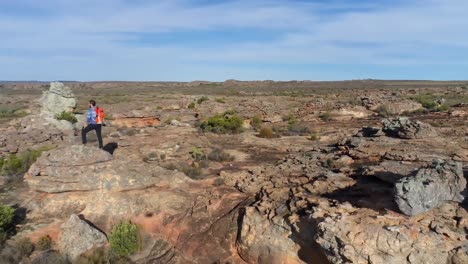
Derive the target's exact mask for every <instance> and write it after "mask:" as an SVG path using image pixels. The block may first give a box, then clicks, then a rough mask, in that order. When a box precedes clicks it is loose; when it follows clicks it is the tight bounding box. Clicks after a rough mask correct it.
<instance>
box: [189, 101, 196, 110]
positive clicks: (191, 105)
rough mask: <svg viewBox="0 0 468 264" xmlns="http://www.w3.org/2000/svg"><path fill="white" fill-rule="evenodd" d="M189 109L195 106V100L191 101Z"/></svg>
mask: <svg viewBox="0 0 468 264" xmlns="http://www.w3.org/2000/svg"><path fill="white" fill-rule="evenodd" d="M187 108H188V109H194V108H195V102H191V103H190V104H189V105H188V106H187Z"/></svg>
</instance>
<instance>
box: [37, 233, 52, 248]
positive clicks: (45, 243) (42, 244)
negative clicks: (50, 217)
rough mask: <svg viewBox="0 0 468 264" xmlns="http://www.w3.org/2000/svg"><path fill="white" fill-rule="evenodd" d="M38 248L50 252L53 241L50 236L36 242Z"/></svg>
mask: <svg viewBox="0 0 468 264" xmlns="http://www.w3.org/2000/svg"><path fill="white" fill-rule="evenodd" d="M36 248H37V249H38V250H49V249H51V248H52V239H51V238H50V236H48V235H45V236H42V237H40V238H39V239H38V240H37V242H36Z"/></svg>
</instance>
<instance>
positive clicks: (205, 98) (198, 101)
mask: <svg viewBox="0 0 468 264" xmlns="http://www.w3.org/2000/svg"><path fill="white" fill-rule="evenodd" d="M208 100H210V99H209V98H208V97H207V96H202V97H200V98H198V100H197V104H202V103H203V102H205V101H208Z"/></svg>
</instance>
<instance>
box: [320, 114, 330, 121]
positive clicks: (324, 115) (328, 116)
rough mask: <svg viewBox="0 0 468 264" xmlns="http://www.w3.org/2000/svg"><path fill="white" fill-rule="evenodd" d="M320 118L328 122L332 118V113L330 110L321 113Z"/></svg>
mask: <svg viewBox="0 0 468 264" xmlns="http://www.w3.org/2000/svg"><path fill="white" fill-rule="evenodd" d="M319 118H320V119H322V121H325V122H328V121H331V120H332V114H331V113H330V112H325V113H321V114H320V115H319Z"/></svg>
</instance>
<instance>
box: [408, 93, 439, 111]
mask: <svg viewBox="0 0 468 264" xmlns="http://www.w3.org/2000/svg"><path fill="white" fill-rule="evenodd" d="M412 99H413V100H414V101H416V102H418V103H420V104H421V105H422V106H423V107H424V108H426V109H429V110H434V109H436V108H437V107H438V104H437V103H436V102H435V98H434V96H432V95H429V94H425V95H424V94H421V95H418V96H416V97H413V98H412Z"/></svg>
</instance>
